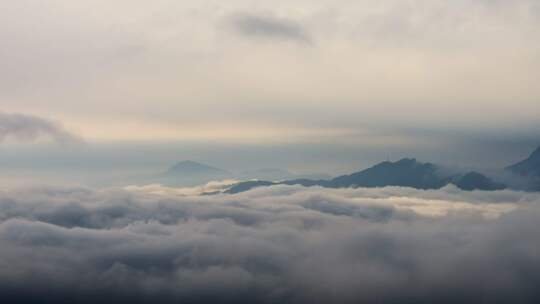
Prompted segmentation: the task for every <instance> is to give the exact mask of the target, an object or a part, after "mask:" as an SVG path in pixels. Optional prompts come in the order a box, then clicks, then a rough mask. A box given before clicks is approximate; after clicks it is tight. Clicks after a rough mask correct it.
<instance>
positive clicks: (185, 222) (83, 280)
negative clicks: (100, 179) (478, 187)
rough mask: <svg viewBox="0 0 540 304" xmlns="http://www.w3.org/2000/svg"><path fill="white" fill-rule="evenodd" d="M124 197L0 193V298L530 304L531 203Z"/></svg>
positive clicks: (528, 197) (401, 197) (344, 196)
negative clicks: (0, 296) (488, 303)
mask: <svg viewBox="0 0 540 304" xmlns="http://www.w3.org/2000/svg"><path fill="white" fill-rule="evenodd" d="M129 189H130V190H125V189H102V190H92V189H86V188H50V187H43V188H25V189H15V190H9V191H2V192H0V248H2V250H0V293H1V294H3V295H5V296H6V297H7V299H9V300H12V301H13V302H17V303H20V302H34V303H53V302H57V301H65V300H66V299H69V300H70V301H73V302H78V303H79V302H81V303H91V302H95V301H102V302H115V303H127V302H130V303H145V302H155V301H158V302H160V303H173V302H174V303H177V302H182V303H211V302H219V303H233V302H234V303H254V302H256V303H276V302H279V303H373V302H374V301H376V302H378V303H397V302H415V303H433V302H438V303H473V302H475V303H477V302H478V301H486V302H490V303H491V302H493V303H509V302H513V303H534V302H537V301H538V300H539V299H540V294H539V292H538V290H537V288H536V286H537V285H538V283H539V282H540V275H539V273H540V267H539V266H538V265H540V257H539V256H538V254H537V251H538V248H539V246H540V237H539V236H538V234H537V233H536V230H537V229H536V227H537V223H538V220H540V208H539V207H538V203H539V202H540V195H538V194H535V193H521V192H513V191H507V190H505V191H497V192H492V193H491V192H490V193H483V192H470V193H465V192H461V191H459V190H457V189H456V188H453V187H447V188H444V189H441V190H436V191H419V190H414V189H402V188H384V189H340V190H328V189H317V188H307V189H306V188H302V187H288V186H276V187H270V188H265V189H257V190H253V191H249V192H246V193H242V194H239V195H216V196H192V195H185V194H182V193H179V192H178V191H176V190H175V189H172V188H171V189H168V188H164V187H163V188H161V189H160V191H159V192H156V191H155V187H151V188H149V191H145V189H144V188H129ZM429 210H437V212H434V213H430V212H428V211H429ZM494 210H495V212H494ZM441 211H444V212H441Z"/></svg>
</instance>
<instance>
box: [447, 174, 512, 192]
mask: <svg viewBox="0 0 540 304" xmlns="http://www.w3.org/2000/svg"><path fill="white" fill-rule="evenodd" d="M452 183H453V184H454V185H456V186H457V187H458V188H460V189H461V190H466V191H472V190H484V191H494V190H502V189H505V188H506V186H505V185H503V184H500V183H497V182H494V181H493V180H491V179H490V178H488V177H486V176H485V175H482V174H480V173H478V172H474V171H473V172H469V173H467V174H465V175H462V176H459V177H456V178H455V179H454V180H453V181H452Z"/></svg>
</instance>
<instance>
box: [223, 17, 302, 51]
mask: <svg viewBox="0 0 540 304" xmlns="http://www.w3.org/2000/svg"><path fill="white" fill-rule="evenodd" d="M230 22H231V24H232V26H233V27H234V28H235V29H236V30H237V32H238V33H240V34H242V35H245V36H248V37H260V38H279V39H285V40H293V41H297V42H300V43H307V44H311V43H312V39H311V36H310V35H309V33H308V31H307V30H306V29H305V28H303V27H302V26H301V25H300V24H298V23H296V22H294V21H292V20H288V19H282V18H276V17H271V16H262V15H251V14H234V15H233V16H231V17H230Z"/></svg>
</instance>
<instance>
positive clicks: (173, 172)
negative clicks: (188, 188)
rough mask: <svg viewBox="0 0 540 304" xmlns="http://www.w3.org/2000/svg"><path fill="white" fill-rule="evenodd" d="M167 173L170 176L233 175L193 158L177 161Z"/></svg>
mask: <svg viewBox="0 0 540 304" xmlns="http://www.w3.org/2000/svg"><path fill="white" fill-rule="evenodd" d="M166 175H169V176H208V175H214V176H227V175H231V173H230V172H228V171H226V170H223V169H219V168H216V167H212V166H209V165H205V164H201V163H198V162H194V161H191V160H186V161H182V162H179V163H177V164H176V165H174V166H173V167H171V168H169V170H167V172H166Z"/></svg>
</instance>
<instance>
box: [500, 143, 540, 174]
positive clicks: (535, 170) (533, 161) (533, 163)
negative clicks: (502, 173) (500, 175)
mask: <svg viewBox="0 0 540 304" xmlns="http://www.w3.org/2000/svg"><path fill="white" fill-rule="evenodd" d="M506 169H507V170H509V171H510V172H512V173H515V174H517V175H520V176H523V177H540V147H538V148H537V149H536V150H535V151H534V152H533V153H532V154H531V155H530V156H529V157H528V158H527V159H525V160H522V161H520V162H519V163H517V164H514V165H512V166H508V167H507V168H506Z"/></svg>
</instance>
